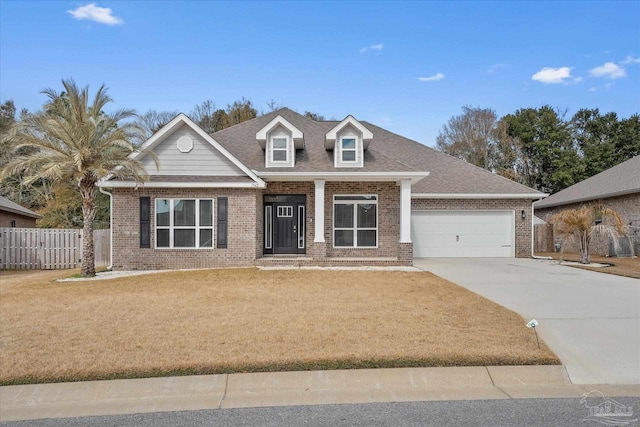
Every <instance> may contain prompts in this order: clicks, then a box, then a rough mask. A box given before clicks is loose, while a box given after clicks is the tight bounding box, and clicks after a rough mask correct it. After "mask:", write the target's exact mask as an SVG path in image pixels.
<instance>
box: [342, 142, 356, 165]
mask: <svg viewBox="0 0 640 427" xmlns="http://www.w3.org/2000/svg"><path fill="white" fill-rule="evenodd" d="M340 144H341V145H342V162H343V163H348V162H355V161H356V139H355V138H341V140H340Z"/></svg>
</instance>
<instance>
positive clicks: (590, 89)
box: [589, 87, 597, 92]
mask: <svg viewBox="0 0 640 427" xmlns="http://www.w3.org/2000/svg"><path fill="white" fill-rule="evenodd" d="M596 90H597V89H596V88H595V87H590V88H589V92H595V91H596Z"/></svg>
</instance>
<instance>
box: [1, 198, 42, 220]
mask: <svg viewBox="0 0 640 427" xmlns="http://www.w3.org/2000/svg"><path fill="white" fill-rule="evenodd" d="M0 211H5V212H11V213H15V214H19V215H24V216H28V217H30V218H36V219H38V218H42V215H38V214H37V213H35V212H34V211H32V210H29V209H27V208H25V207H22V206H20V205H19V204H17V203H14V202H12V201H11V200H9V199H7V198H6V197H2V196H0Z"/></svg>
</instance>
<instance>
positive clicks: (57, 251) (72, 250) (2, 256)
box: [0, 227, 110, 270]
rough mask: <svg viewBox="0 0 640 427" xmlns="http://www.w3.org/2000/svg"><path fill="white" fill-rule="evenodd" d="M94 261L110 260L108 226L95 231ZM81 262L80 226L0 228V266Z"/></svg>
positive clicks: (42, 267)
mask: <svg viewBox="0 0 640 427" xmlns="http://www.w3.org/2000/svg"><path fill="white" fill-rule="evenodd" d="M94 242H95V257H96V265H108V264H109V255H110V253H109V252H110V251H109V246H110V233H109V230H96V231H94ZM81 262H82V230H75V229H45V228H9V227H1V228H0V269H19V270H29V269H31V270H54V269H63V268H77V267H80V265H81Z"/></svg>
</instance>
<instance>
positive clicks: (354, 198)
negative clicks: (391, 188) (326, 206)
mask: <svg viewBox="0 0 640 427" xmlns="http://www.w3.org/2000/svg"><path fill="white" fill-rule="evenodd" d="M377 199H378V197H377V196H335V200H377Z"/></svg>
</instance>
